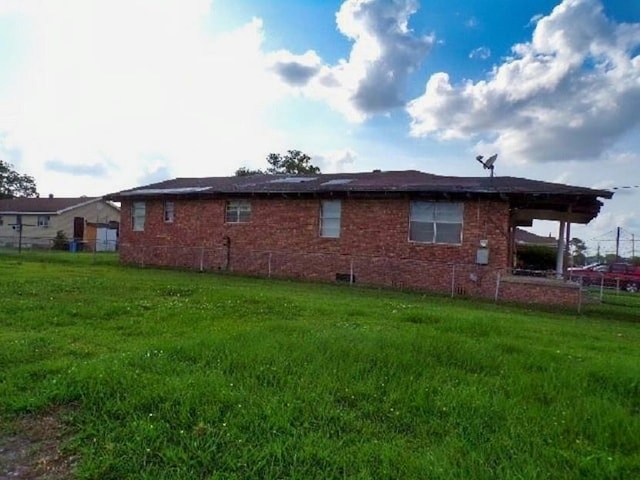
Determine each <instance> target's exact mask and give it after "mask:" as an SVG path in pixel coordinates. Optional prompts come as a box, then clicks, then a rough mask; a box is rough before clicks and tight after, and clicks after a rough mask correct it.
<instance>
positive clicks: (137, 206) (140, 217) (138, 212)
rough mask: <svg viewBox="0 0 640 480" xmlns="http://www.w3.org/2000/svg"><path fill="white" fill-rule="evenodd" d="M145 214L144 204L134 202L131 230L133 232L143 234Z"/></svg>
mask: <svg viewBox="0 0 640 480" xmlns="http://www.w3.org/2000/svg"><path fill="white" fill-rule="evenodd" d="M145 212H146V207H145V204H144V202H133V205H132V206H131V228H132V230H133V231H136V232H142V231H143V230H144V217H145Z"/></svg>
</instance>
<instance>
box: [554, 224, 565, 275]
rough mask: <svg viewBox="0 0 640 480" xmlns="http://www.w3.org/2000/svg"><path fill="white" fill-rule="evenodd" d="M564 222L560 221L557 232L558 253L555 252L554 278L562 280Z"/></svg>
mask: <svg viewBox="0 0 640 480" xmlns="http://www.w3.org/2000/svg"><path fill="white" fill-rule="evenodd" d="M565 227H566V222H565V221H564V220H561V221H560V230H559V231H558V251H557V252H556V277H557V278H562V273H563V270H564V241H565V239H564V235H565V233H564V232H565Z"/></svg>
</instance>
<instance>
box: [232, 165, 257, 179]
mask: <svg viewBox="0 0 640 480" xmlns="http://www.w3.org/2000/svg"><path fill="white" fill-rule="evenodd" d="M262 173H264V172H263V171H262V170H251V169H250V168H247V167H240V168H239V169H237V170H236V173H235V175H236V177H248V176H249V175H259V174H262Z"/></svg>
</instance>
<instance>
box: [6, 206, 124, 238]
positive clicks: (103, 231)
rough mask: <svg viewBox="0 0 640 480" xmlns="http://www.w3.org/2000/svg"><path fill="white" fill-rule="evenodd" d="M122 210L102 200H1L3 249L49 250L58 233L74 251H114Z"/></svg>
mask: <svg viewBox="0 0 640 480" xmlns="http://www.w3.org/2000/svg"><path fill="white" fill-rule="evenodd" d="M119 223H120V209H119V207H117V206H115V205H114V204H113V203H111V202H109V201H106V200H104V199H102V198H101V197H79V198H55V197H53V196H49V197H43V198H40V197H39V198H10V199H4V200H0V245H4V246H12V247H18V246H20V247H22V248H32V247H36V248H50V247H51V246H52V245H53V240H54V238H55V237H56V234H57V232H58V231H60V230H61V231H63V232H64V234H65V236H66V238H67V239H68V240H69V241H70V242H72V244H71V245H72V247H74V248H75V247H77V248H86V249H89V250H94V249H97V250H98V251H100V250H115V249H116V244H117V235H118V233H117V232H118V229H119Z"/></svg>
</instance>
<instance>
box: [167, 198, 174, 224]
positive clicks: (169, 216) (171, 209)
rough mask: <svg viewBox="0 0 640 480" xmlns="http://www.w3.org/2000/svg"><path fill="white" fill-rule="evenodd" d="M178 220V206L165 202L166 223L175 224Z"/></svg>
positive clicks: (168, 201) (171, 202) (169, 201)
mask: <svg viewBox="0 0 640 480" xmlns="http://www.w3.org/2000/svg"><path fill="white" fill-rule="evenodd" d="M175 219H176V204H175V203H174V202H173V201H171V200H165V201H164V223H173V221H174V220H175Z"/></svg>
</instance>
